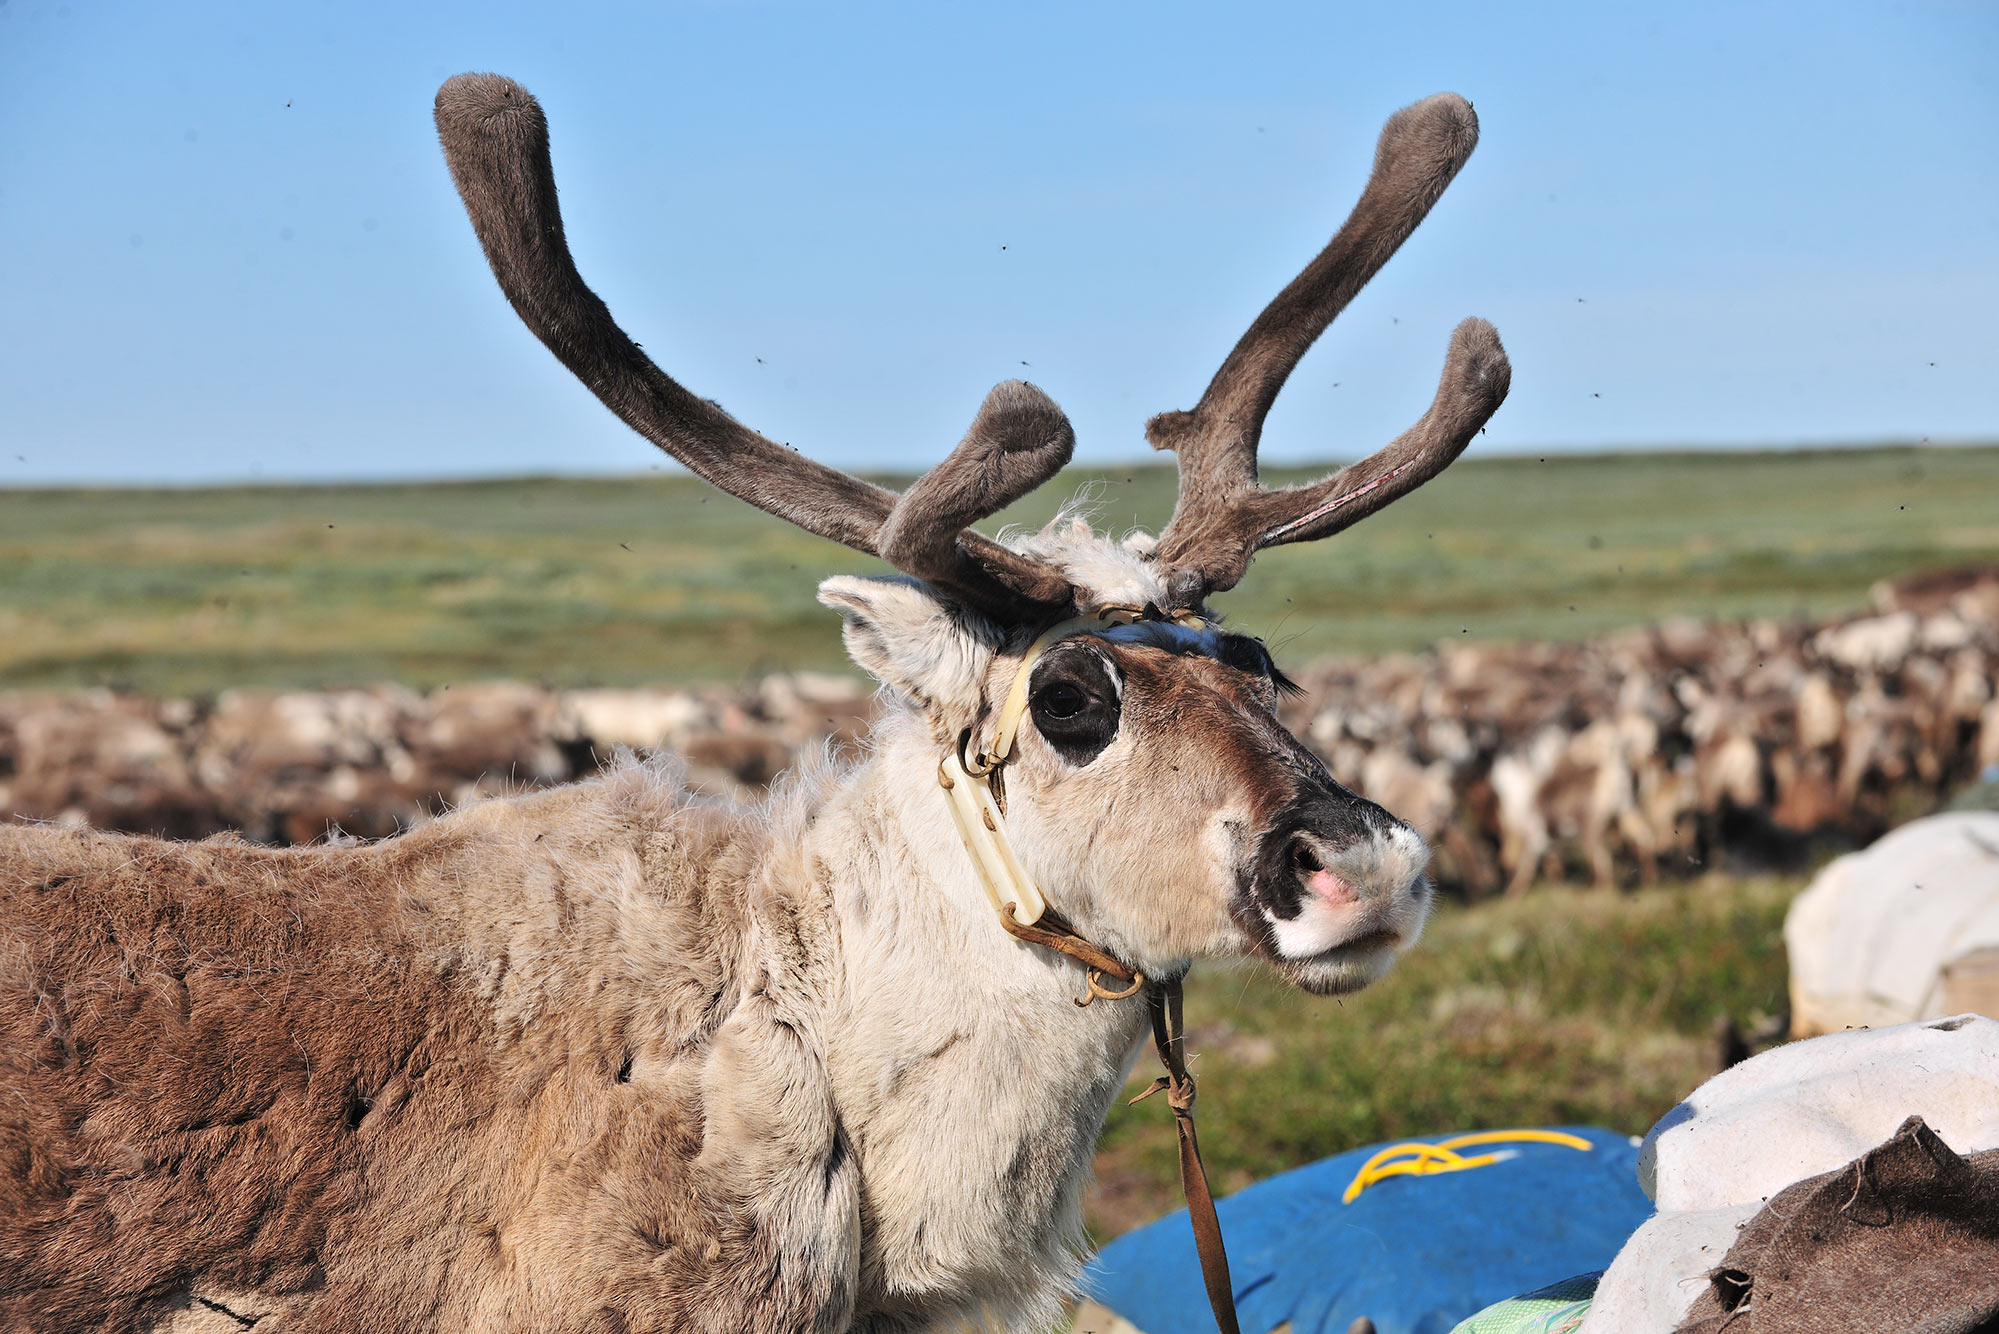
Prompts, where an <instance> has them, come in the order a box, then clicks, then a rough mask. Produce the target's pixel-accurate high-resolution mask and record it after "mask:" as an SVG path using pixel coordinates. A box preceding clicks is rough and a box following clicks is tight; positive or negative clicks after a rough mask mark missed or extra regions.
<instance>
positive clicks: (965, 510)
mask: <svg viewBox="0 0 1999 1334" xmlns="http://www.w3.org/2000/svg"><path fill="white" fill-rule="evenodd" d="M1075 448H1076V432H1075V430H1074V428H1072V427H1071V426H1070V425H1069V419H1068V418H1067V417H1066V416H1064V415H1063V413H1062V409H1060V408H1058V407H1056V406H1055V403H1054V400H1052V399H1050V398H1049V397H1048V395H1046V394H1044V393H1042V392H1041V391H1040V390H1039V389H1036V388H1035V387H1034V386H1033V385H1031V384H1028V383H1027V382H1026V381H1024V380H1007V381H1005V382H1003V383H1001V384H998V385H995V386H994V387H993V390H992V392H991V393H989V394H987V395H986V401H985V402H984V403H983V404H981V405H980V406H979V415H978V416H977V417H975V418H973V419H972V428H971V429H970V430H969V431H967V432H966V433H965V438H964V439H963V440H961V441H959V442H958V447H957V448H956V449H954V450H952V451H951V454H950V456H949V457H948V458H946V459H945V460H944V461H943V462H942V463H940V464H938V465H937V466H936V467H935V468H932V469H931V470H930V471H929V472H927V473H925V474H924V475H923V476H922V477H920V478H918V479H917V481H916V484H915V485H914V486H912V487H910V488H909V490H907V491H905V492H903V493H902V499H900V500H898V501H897V502H896V504H895V508H894V509H893V510H892V511H890V513H889V516H888V520H887V522H885V523H884V524H882V526H881V531H880V533H879V535H878V538H877V542H878V545H879V548H880V550H879V554H880V556H881V558H882V559H883V560H885V561H887V562H888V563H889V564H891V565H893V566H895V567H896V568H897V569H899V570H906V571H908V572H909V573H910V574H913V575H915V576H916V577H917V578H919V579H927V580H930V581H932V582H940V581H941V582H947V583H948V582H950V581H951V580H952V579H953V578H956V577H959V576H958V572H959V571H960V570H962V568H963V566H964V564H965V562H966V561H967V560H968V559H969V560H971V561H972V562H973V563H975V564H976V565H978V566H980V567H982V568H984V569H985V570H986V571H987V573H988V574H990V575H991V576H992V577H993V578H994V579H996V580H998V581H999V582H1000V583H1003V584H1005V585H1006V586H1007V587H1009V588H1012V589H1013V590H1014V591H1016V592H1017V593H1019V594H1020V595H1021V596H1022V597H1023V598H1025V599H1026V600H1027V601H1030V602H1037V603H1044V604H1053V603H1062V602H1066V601H1068V600H1070V598H1071V597H1072V596H1073V590H1072V589H1071V588H1070V585H1069V581H1068V579H1067V578H1066V577H1065V576H1063V575H1062V574H1060V573H1059V572H1058V571H1056V570H1055V569H1054V568H1053V567H1052V566H1048V565H1044V564H1042V563H1041V562H1039V561H1035V560H1031V559H1029V558H1028V557H1026V556H1022V555H1020V554H1019V553H1018V552H1015V551H1010V550H1008V549H1007V548H1005V547H1003V546H1000V545H999V544H998V543H996V542H985V541H984V540H983V539H981V542H980V544H979V546H978V548H977V549H976V550H970V551H968V550H967V549H966V545H965V541H964V539H965V538H966V537H967V536H968V535H969V536H974V537H976V536H977V534H968V533H967V531H966V530H967V529H968V528H969V526H970V525H971V524H972V523H973V522H974V521H976V520H978V519H983V518H985V517H986V516H987V515H991V514H997V513H999V512H1000V511H1001V510H1003V509H1005V508H1006V507H1007V506H1008V505H1011V504H1013V502H1014V501H1016V500H1019V499H1020V498H1021V497H1023V496H1025V495H1027V494H1028V493H1029V492H1031V491H1033V490H1034V489H1035V488H1036V487H1038V486H1040V485H1041V484H1042V483H1043V482H1045V481H1047V480H1048V479H1049V478H1051V477H1053V476H1054V475H1055V474H1056V473H1058V472H1060V471H1061V470H1062V468H1063V466H1064V465H1065V464H1067V463H1068V462H1069V456H1070V455H1071V454H1072V453H1074V452H1075Z"/></svg>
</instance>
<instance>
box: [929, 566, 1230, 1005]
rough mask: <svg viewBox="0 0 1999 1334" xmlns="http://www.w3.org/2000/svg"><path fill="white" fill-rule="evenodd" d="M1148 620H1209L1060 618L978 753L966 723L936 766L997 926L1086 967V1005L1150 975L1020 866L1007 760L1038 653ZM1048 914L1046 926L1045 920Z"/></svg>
mask: <svg viewBox="0 0 1999 1334" xmlns="http://www.w3.org/2000/svg"><path fill="white" fill-rule="evenodd" d="M1143 620H1170V621H1173V622H1175V623H1177V624H1179V625H1184V626H1187V627H1188V628H1189V629H1202V628H1205V626H1206V625H1207V622H1206V621H1204V620H1202V619H1201V618H1200V617H1199V616H1196V615H1194V613H1192V612H1188V611H1182V612H1175V613H1172V614H1170V615H1169V614H1167V613H1163V612H1161V611H1159V610H1158V609H1157V608H1155V607H1142V608H1141V607H1124V606H1111V607H1104V608H1102V609H1101V610H1099V611H1098V612H1096V613H1095V614H1094V615H1091V616H1078V617H1075V618H1073V619H1070V620H1066V621H1060V622H1057V623H1056V624H1055V625H1053V626H1050V627H1049V628H1048V629H1046V630H1044V631H1042V632H1041V634H1040V635H1038V636H1037V637H1036V638H1035V640H1034V642H1033V643H1032V644H1030V645H1029V646H1028V649H1027V652H1026V653H1025V654H1023V655H1022V656H1021V660H1020V665H1019V666H1018V667H1017V668H1015V670H1014V677H1013V685H1012V686H1011V687H1010V688H1009V689H1008V691H1007V694H1006V700H1005V702H1004V703H1003V704H1002V705H1001V706H1000V711H999V718H998V720H997V723H996V725H995V727H994V729H993V738H992V741H991V743H990V744H988V745H987V746H986V747H985V749H984V750H982V751H981V752H980V753H979V754H978V756H976V757H975V758H969V759H968V758H967V757H966V754H965V748H966V746H967V745H968V744H969V743H970V741H971V731H970V729H969V728H968V729H967V730H966V731H965V732H964V733H962V734H961V735H960V736H959V737H958V744H957V746H956V747H955V748H953V749H952V750H949V751H946V752H945V754H944V758H943V760H942V761H940V762H939V764H938V766H937V781H938V783H939V784H940V785H942V787H943V788H944V791H945V794H946V795H947V796H948V797H949V798H950V803H951V818H952V820H953V821H954V822H955V823H956V824H957V826H958V837H959V838H960V839H961V840H963V842H964V844H965V851H966V852H967V853H968V854H969V855H970V856H971V859H972V865H973V866H974V867H975V868H976V869H977V870H978V874H979V883H980V884H981V885H983V886H984V887H985V891H986V897H988V898H990V899H991V900H992V903H993V908H994V910H995V911H997V912H998V913H999V919H1000V925H1001V926H1003V927H1005V928H1006V929H1007V931H1008V933H1009V934H1011V935H1013V936H1015V937H1017V938H1019V939H1021V940H1026V941H1030V942H1032V943H1034V944H1037V945H1043V946H1046V947H1047V948H1049V949H1052V950H1056V951H1059V952H1060V953H1063V954H1066V955H1068V956H1070V957H1071V958H1073V959H1078V960H1080V961H1082V963H1084V964H1085V965H1086V966H1087V968H1088V972H1087V974H1086V978H1087V982H1088V986H1089V993H1088V994H1087V995H1085V996H1083V997H1081V998H1080V999H1078V1000H1077V1002H1076V1003H1077V1004H1078V1005H1088V1004H1089V1003H1090V1002H1091V1001H1093V1000H1096V999H1098V998H1099V997H1101V998H1103V999H1105V1000H1123V999H1124V998H1125V997H1127V996H1131V995H1133V994H1135V993H1136V992H1137V991H1138V989H1139V988H1140V987H1141V986H1143V985H1144V983H1145V978H1144V975H1143V974H1140V973H1138V972H1136V971H1134V970H1132V969H1130V968H1127V967H1126V966H1125V965H1124V964H1122V963H1120V962H1118V961H1117V960H1116V959H1114V958H1112V957H1111V956H1110V955H1109V954H1107V953H1106V952H1105V951H1103V950H1102V949H1099V948H1098V947H1097V946H1095V945H1093V944H1091V943H1090V942H1089V941H1087V940H1085V939H1083V938H1082V937H1081V936H1079V935H1077V934H1076V933H1075V932H1074V931H1073V930H1070V929H1069V926H1068V924H1067V923H1066V922H1064V921H1062V920H1061V917H1060V915H1059V914H1056V913H1054V912H1052V911H1051V910H1050V909H1049V906H1048V898H1047V896H1046V895H1044V894H1043V893H1042V892H1041V887H1040V886H1038V885H1036V884H1035V883H1034V877H1033V876H1030V875H1029V874H1028V873H1027V868H1025V867H1023V866H1022V865H1021V864H1020V858H1019V857H1018V856H1017V855H1015V853H1014V850H1013V845H1012V843H1011V842H1010V841H1009V840H1008V838H1007V836H1006V782H1005V770H1006V764H1007V762H1008V761H1009V760H1010V759H1011V758H1012V757H1013V742H1014V738H1015V737H1016V736H1017V735H1019V733H1020V721H1021V719H1022V718H1023V717H1025V716H1026V714H1027V692H1028V678H1029V676H1031V675H1032V674H1033V671H1034V664H1035V663H1036V662H1038V661H1039V660H1040V658H1041V655H1042V654H1044V653H1046V652H1047V651H1048V650H1049V649H1050V648H1052V647H1054V646H1055V645H1056V644H1058V643H1060V642H1061V641H1063V640H1065V639H1073V638H1075V637H1076V636H1078V635H1089V634H1101V633H1102V632H1103V631H1105V630H1109V629H1112V628H1113V627H1116V626H1120V625H1131V624H1133V623H1135V622H1138V621H1143ZM1044 919H1047V922H1048V925H1045V926H1044V925H1041V923H1042V922H1043V920H1044ZM1106 974H1108V975H1109V976H1111V977H1115V978H1117V979H1118V980H1119V981H1122V982H1127V983H1129V984H1130V985H1129V986H1127V987H1126V988H1125V989H1124V990H1123V991H1111V990H1108V989H1106V988H1105V987H1103V986H1101V985H1100V984H1099V982H1098V979H1099V978H1100V977H1102V976H1104V975H1106Z"/></svg>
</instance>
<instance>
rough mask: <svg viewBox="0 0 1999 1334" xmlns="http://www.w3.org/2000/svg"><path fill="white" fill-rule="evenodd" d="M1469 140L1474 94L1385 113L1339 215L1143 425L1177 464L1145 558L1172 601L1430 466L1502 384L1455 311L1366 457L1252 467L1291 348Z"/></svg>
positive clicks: (1225, 585) (1475, 331)
mask: <svg viewBox="0 0 1999 1334" xmlns="http://www.w3.org/2000/svg"><path fill="white" fill-rule="evenodd" d="M1477 143H1478V118H1477V117H1476V116H1475V115H1473V114H1472V109H1471V103H1469V102H1467V101H1465V100H1464V99H1463V98H1461V97H1458V96H1457V95H1456V94H1453V93H1440V94H1438V95H1437V96H1435V97H1430V98H1425V99H1424V100H1423V101H1421V102H1418V103H1416V104H1415V105H1414V106H1411V107H1405V108H1403V109H1402V110H1401V111H1398V112H1397V113H1395V115H1394V116H1392V117H1390V118H1389V121H1388V124H1387V125H1386V126H1385V127H1383V129H1382V131H1381V142H1380V145H1379V147H1377V148H1376V150H1375V155H1374V171H1373V173H1372V174H1371V175H1370V176H1369V177H1368V182H1367V188H1366V189H1365V190H1364V191H1362V193H1361V197H1360V202H1359V203H1358V204H1356V205H1354V210H1353V214H1352V215H1351V216H1350V217H1348V219H1347V220H1346V224H1345V225H1344V226H1342V227H1341V228H1340V230H1339V232H1338V233H1337V234H1336V235H1334V237H1333V239H1332V240H1331V241H1330V242H1329V243H1328V244H1327V245H1326V248H1325V249H1324V250H1322V251H1320V252H1319V256H1318V258H1316V259H1314V260H1313V261H1312V262H1311V263H1310V264H1308V265H1306V266H1305V271H1304V272H1303V273H1300V274H1299V275H1298V276H1297V277H1296V278H1295V279H1293V280H1292V282H1291V285H1290V286H1288V287H1286V288H1285V289H1284V290H1283V291H1282V292H1279V293H1278V294H1277V298H1276V300H1274V301H1272V302H1271V303H1270V304H1269V305H1268V306H1267V307H1265V308H1264V311H1263V313H1262V314H1261V315H1259V316H1257V317H1256V322H1255V323H1253V324H1251V325H1250V326H1249V331H1248V332H1247V333H1245V334H1244V335H1243V336H1242V341H1240V342H1238V343H1237V344H1236V345H1235V350H1234V351H1233V352H1231V353H1229V356H1228V360H1226V361H1224V362H1223V363H1222V367H1221V369H1220V370H1219V371H1217V372H1215V378H1214V380H1213V381H1212V382H1210V383H1209V385H1208V390H1207V392H1206V393H1204V394H1202V395H1201V401H1200V402H1199V403H1198V404H1197V405H1195V407H1194V409H1193V411H1191V412H1165V413H1161V414H1160V415H1159V416H1157V417H1154V418H1153V419H1152V420H1151V421H1149V422H1147V423H1146V425H1145V434H1146V438H1147V439H1148V440H1150V441H1151V442H1152V446H1153V448H1155V449H1170V450H1172V451H1173V452H1174V454H1175V455H1176V457H1177V459H1178V461H1179V465H1180V494H1179V499H1178V500H1177V501H1176V502H1175V504H1174V506H1173V517H1172V519H1171V520H1170V521H1169V522H1168V523H1167V525H1166V530H1165V532H1163V533H1161V534H1160V537H1159V545H1158V546H1157V548H1156V549H1155V550H1154V552H1153V556H1152V559H1153V560H1154V562H1155V563H1157V564H1158V565H1160V566H1161V567H1163V568H1165V569H1167V570H1169V571H1171V572H1172V573H1171V587H1172V590H1173V593H1174V596H1175V599H1176V601H1180V602H1183V603H1186V604H1189V605H1191V604H1193V603H1196V602H1198V601H1199V600H1200V599H1201V598H1203V597H1205V596H1206V595H1207V594H1209V593H1211V592H1221V591H1223V590H1225V589H1229V588H1233V587H1234V586H1235V585H1236V583H1237V581H1238V580H1240V579H1241V578H1242V576H1243V572H1244V571H1245V570H1246V569H1248V568H1249V562H1250V560H1251V559H1252V558H1253V557H1254V556H1255V555H1256V553H1257V552H1258V551H1259V550H1261V549H1262V548H1264V547H1268V546H1277V545H1279V544H1281V543H1285V542H1306V541H1310V540H1312V539H1313V538H1319V537H1326V536H1329V535H1331V534H1333V533H1336V532H1338V531H1340V530H1341V529H1342V528H1345V527H1347V526H1348V525H1350V524H1353V523H1356V522H1358V521H1359V520H1361V519H1363V518H1365V517H1366V516H1367V515H1369V514H1372V513H1373V512H1374V511H1376V510H1378V509H1380V508H1381V507H1382V506H1384V505H1386V504H1387V503H1388V502H1389V501H1391V500H1394V499H1395V498H1396V497H1398V496H1401V495H1403V494H1405V493H1406V492H1409V491H1412V490H1414V489H1415V488H1417V487H1418V486H1421V485H1422V484H1423V483H1424V482H1427V481H1428V480H1430V478H1432V477H1434V476H1436V475H1437V473H1439V472H1441V471H1442V470H1443V468H1444V467H1445V465H1447V464H1448V463H1450V461H1451V460H1452V459H1454V458H1456V457H1457V456H1458V455H1459V454H1460V453H1462V452H1463V450H1464V447H1465V446H1466V445H1467V444H1469V443H1470V442H1471V438H1472V437H1473V436H1474V435H1476V434H1478V429H1479V427H1481V426H1483V425H1484V424H1485V421H1486V419H1487V418H1489V417H1490V416H1492V414H1493V411H1494V410H1495V409H1496V408H1498V407H1499V405H1500V402H1501V401H1502V400H1504V399H1505V397H1506V390H1507V385H1508V383H1509V381H1510V379H1511V375H1512V371H1511V369H1510V367H1509V366H1508V364H1507V360H1506V352H1505V349H1503V348H1502V347H1501V346H1500V345H1499V334H1498V333H1497V332H1495V331H1494V329H1493V327H1492V326H1491V325H1490V324H1487V323H1486V322H1485V321H1484V320H1477V319H1472V320H1466V321H1465V322H1464V323H1463V324H1460V325H1459V326H1458V327H1457V331H1456V332H1455V333H1454V334H1452V336H1451V346H1450V351H1449V353H1448V354H1447V355H1446V357H1445V360H1444V375H1443V380H1442V383H1440V384H1439V385H1438V387H1437V397H1436V399H1435V401H1433V402H1432V403H1431V404H1430V410H1429V411H1428V412H1426V413H1424V414H1423V416H1422V419H1421V420H1419V421H1418V422H1417V423H1416V424H1415V425H1414V426H1412V427H1410V428H1409V429H1408V430H1407V431H1405V432H1403V433H1402V434H1401V435H1400V436H1398V437H1397V438H1396V439H1395V441H1394V442H1393V443H1392V444H1390V445H1389V446H1388V447H1387V448H1385V449H1383V450H1381V451H1380V452H1379V453H1377V454H1375V455H1373V456H1372V457H1370V458H1366V459H1363V460H1361V461H1360V462H1359V463H1355V464H1352V465H1350V466H1348V467H1345V468H1342V469H1340V471H1338V472H1337V473H1335V474H1333V475H1332V476H1331V477H1328V478H1326V479H1324V480H1323V481H1319V482H1315V483H1312V484H1310V485H1307V486H1295V487H1286V488H1283V489H1282V490H1276V491H1271V490H1266V489H1265V488H1264V487H1263V486H1262V484H1261V483H1259V482H1258V480H1257V470H1256V449H1257V443H1258V441H1259V439H1260V438H1261V437H1262V434H1263V419H1264V417H1265V416H1266V415H1268V413H1269V412H1270V405H1271V404H1272V403H1273V402H1275V401H1276V399H1277V392H1278V390H1280V389H1282V388H1283V387H1284V381H1285V379H1286V378H1287V377H1289V376H1290V374H1291V371H1292V368H1293V367H1295V366H1296V365H1297V364H1298V359H1299V358H1300V357H1302V356H1304V355H1305V352H1306V350H1307V349H1308V348H1310V347H1311V346H1312V344H1313V342H1314V341H1316V340H1317V339H1318V337H1319V335H1320V334H1322V333H1324V332H1325V331H1326V326H1328V325H1330V324H1331V323H1332V322H1333V319H1334V317H1335V316H1337V315H1338V314H1339V313H1340V311H1342V310H1344V309H1345V308H1346V305H1347V303H1348V302H1350V301H1352V300H1353V298H1354V296H1355V294H1356V293H1358V292H1359V291H1360V289H1361V288H1362V287H1364V286H1366V285H1367V281H1368V279H1370V278H1372V277H1373V276H1374V275H1375V273H1376V272H1377V271H1379V270H1380V268H1381V266H1382V265H1383V264H1386V263H1387V262H1388V259H1389V256H1391V255H1393V254H1394V253H1395V251H1396V248H1397V247H1399V246H1400V245H1401V244H1402V243H1403V242H1404V241H1405V240H1407V239H1408V237H1409V234H1410V233H1411V232H1413V231H1415V230H1416V226H1417V224H1418V223H1420V222H1422V221H1423V218H1424V216H1425V215H1426V214H1428V213H1429V211H1430V206H1431V205H1433V204H1435V203H1436V202H1437V198H1438V196H1440V195H1442V194H1443V192H1444V189H1445V187H1446V186H1448V185H1449V184H1450V183H1451V180H1452V178H1453V177H1455V176H1456V175H1457V174H1458V168H1460V167H1462V166H1463V165H1464V164H1465V159H1466V158H1468V157H1470V156H1471V151H1472V148H1473V147H1474V146H1475V145H1476V144H1477Z"/></svg>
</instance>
